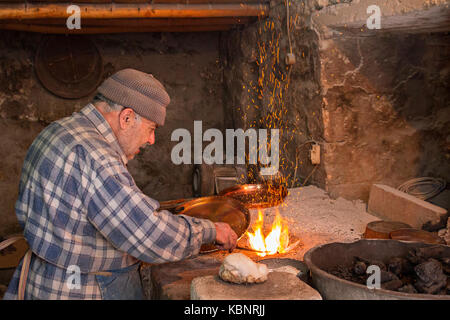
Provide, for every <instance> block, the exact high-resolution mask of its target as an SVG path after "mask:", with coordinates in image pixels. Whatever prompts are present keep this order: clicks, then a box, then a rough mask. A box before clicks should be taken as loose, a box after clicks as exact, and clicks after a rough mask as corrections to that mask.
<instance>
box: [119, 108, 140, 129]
mask: <svg viewBox="0 0 450 320" xmlns="http://www.w3.org/2000/svg"><path fill="white" fill-rule="evenodd" d="M135 121H136V116H135V114H134V111H133V109H131V108H125V109H123V110H122V111H121V112H120V113H119V125H120V128H121V129H127V128H130V127H132V126H134V122H135Z"/></svg>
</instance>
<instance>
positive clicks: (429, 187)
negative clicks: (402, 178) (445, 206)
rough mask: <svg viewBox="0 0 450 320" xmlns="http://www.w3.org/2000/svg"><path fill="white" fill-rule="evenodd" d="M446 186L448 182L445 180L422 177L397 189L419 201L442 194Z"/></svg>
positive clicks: (409, 181)
mask: <svg viewBox="0 0 450 320" xmlns="http://www.w3.org/2000/svg"><path fill="white" fill-rule="evenodd" d="M446 186H447V182H446V181H445V180H444V179H441V178H432V177H421V178H415V179H411V180H408V181H406V182H405V183H403V184H402V185H401V186H399V187H398V188H397V189H398V190H400V191H403V192H405V193H407V194H410V195H412V196H415V197H417V198H419V199H422V200H427V199H430V198H432V197H434V196H436V195H438V194H439V193H441V192H442V190H444V189H445V187H446ZM424 190H426V191H424Z"/></svg>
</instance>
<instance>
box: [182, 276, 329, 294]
mask: <svg viewBox="0 0 450 320" xmlns="http://www.w3.org/2000/svg"><path fill="white" fill-rule="evenodd" d="M191 300H322V297H321V296H320V294H319V292H317V291H316V290H314V289H313V288H311V287H310V286H309V285H307V284H306V283H305V282H303V281H301V280H300V279H299V278H297V277H296V276H295V275H293V274H291V273H286V272H276V271H275V272H271V273H269V275H268V278H267V281H265V282H263V283H255V284H247V285H243V284H234V283H229V282H225V281H223V280H222V279H220V278H219V276H218V275H209V276H204V277H197V278H195V279H193V280H192V284H191Z"/></svg>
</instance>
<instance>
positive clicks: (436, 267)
mask: <svg viewBox="0 0 450 320" xmlns="http://www.w3.org/2000/svg"><path fill="white" fill-rule="evenodd" d="M414 271H415V273H416V275H417V277H418V280H417V282H416V283H415V287H416V289H417V291H419V292H422V293H428V294H436V293H438V292H439V291H441V289H443V288H445V287H446V286H447V276H446V275H445V274H444V272H443V270H442V265H441V263H440V262H439V261H437V260H436V259H429V260H428V261H426V262H423V263H421V264H419V265H417V266H416V267H415V268H414Z"/></svg>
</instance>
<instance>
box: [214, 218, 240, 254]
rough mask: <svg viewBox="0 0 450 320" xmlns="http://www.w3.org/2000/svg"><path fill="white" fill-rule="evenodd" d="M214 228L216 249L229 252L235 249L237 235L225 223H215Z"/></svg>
mask: <svg viewBox="0 0 450 320" xmlns="http://www.w3.org/2000/svg"><path fill="white" fill-rule="evenodd" d="M214 225H215V226H216V247H217V248H218V249H220V250H229V251H230V252H231V251H233V250H234V249H235V248H236V242H237V234H236V232H234V231H233V229H231V227H230V225H229V224H228V223H225V222H215V223H214Z"/></svg>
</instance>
